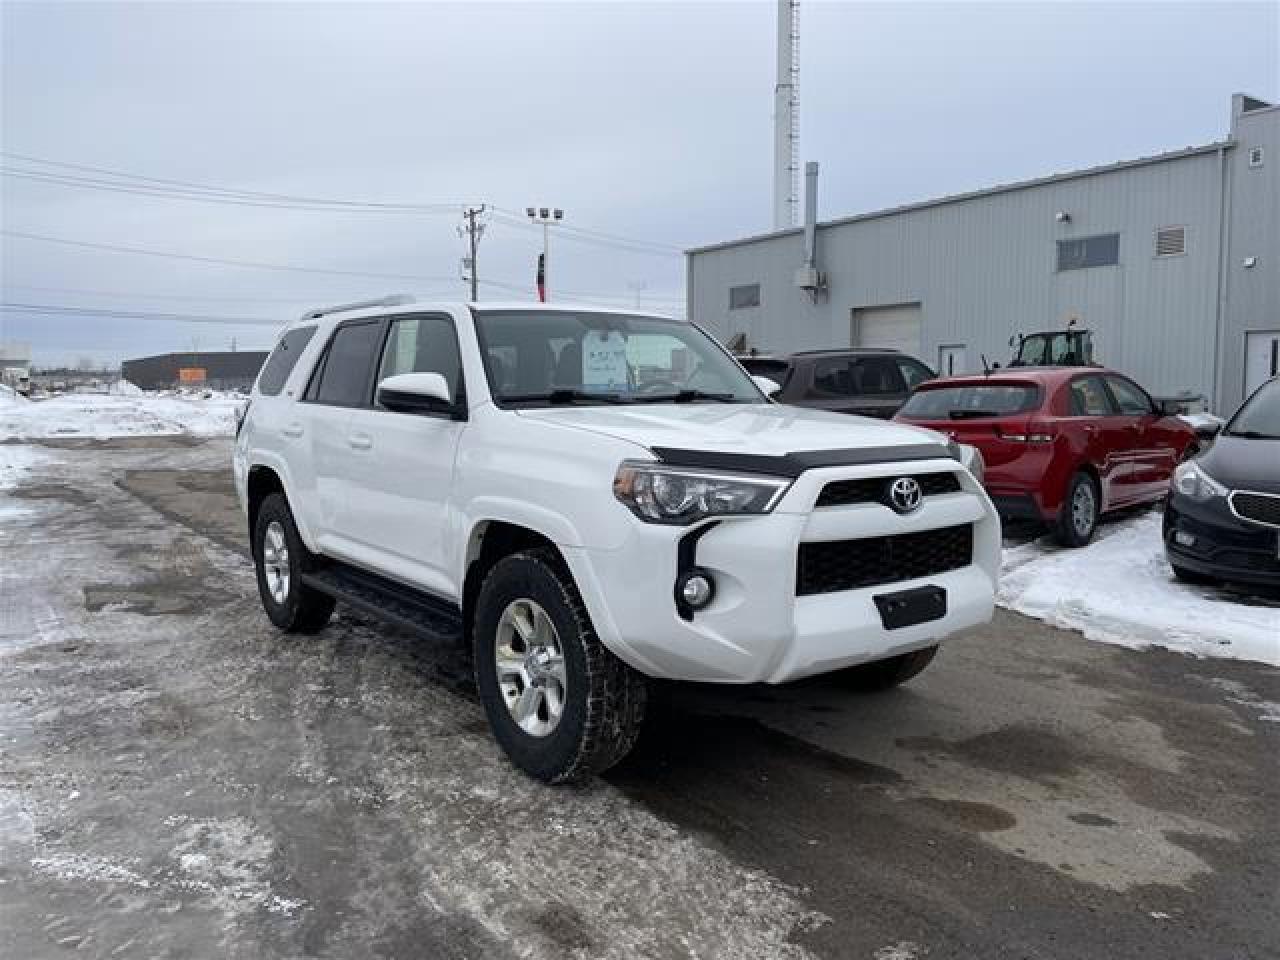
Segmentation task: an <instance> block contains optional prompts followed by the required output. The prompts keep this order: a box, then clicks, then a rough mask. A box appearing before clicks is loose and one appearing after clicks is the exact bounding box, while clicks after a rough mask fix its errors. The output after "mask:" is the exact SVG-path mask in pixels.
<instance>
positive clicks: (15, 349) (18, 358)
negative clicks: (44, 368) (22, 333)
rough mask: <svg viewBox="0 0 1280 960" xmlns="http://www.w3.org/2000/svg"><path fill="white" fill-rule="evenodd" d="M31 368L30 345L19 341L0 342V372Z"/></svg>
mask: <svg viewBox="0 0 1280 960" xmlns="http://www.w3.org/2000/svg"><path fill="white" fill-rule="evenodd" d="M30 366H31V344H29V343H23V342H22V341H19V340H0V370H4V369H6V368H9V367H21V368H22V369H23V370H26V369H28V368H29V367H30Z"/></svg>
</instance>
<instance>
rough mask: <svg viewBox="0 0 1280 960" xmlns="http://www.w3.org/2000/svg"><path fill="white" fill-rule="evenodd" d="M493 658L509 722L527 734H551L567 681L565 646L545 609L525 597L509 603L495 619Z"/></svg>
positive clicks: (559, 712)
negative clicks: (508, 713)
mask: <svg viewBox="0 0 1280 960" xmlns="http://www.w3.org/2000/svg"><path fill="white" fill-rule="evenodd" d="M493 656H494V664H495V666H496V667H497V677H498V689H499V691H500V692H501V693H502V699H503V701H504V702H505V703H506V705H507V710H508V711H510V713H511V719H513V720H514V721H515V722H516V725H517V726H518V727H519V728H520V729H521V730H523V731H524V732H525V733H527V734H529V735H530V736H533V737H545V736H548V735H549V734H551V733H552V732H553V731H554V730H555V729H556V727H557V726H558V725H559V724H560V718H561V717H562V716H563V715H564V705H565V700H566V697H567V694H568V683H567V677H566V675H565V666H564V648H563V647H562V646H561V644H560V636H559V634H558V633H556V628H555V624H553V623H552V622H551V617H550V616H548V615H547V611H546V610H544V609H543V608H542V607H541V606H540V605H539V604H537V603H536V602H534V601H533V600H530V599H527V598H526V599H520V600H513V601H512V602H511V603H509V604H508V605H507V608H506V609H505V610H504V611H502V617H501V618H500V619H499V620H498V632H497V636H496V637H495V638H494V650H493Z"/></svg>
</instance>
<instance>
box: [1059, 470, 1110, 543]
mask: <svg viewBox="0 0 1280 960" xmlns="http://www.w3.org/2000/svg"><path fill="white" fill-rule="evenodd" d="M1101 513H1102V503H1101V498H1100V497H1099V495H1098V485H1097V484H1096V483H1094V481H1093V477H1091V476H1089V474H1087V473H1085V472H1084V471H1083V470H1077V471H1076V473H1075V474H1074V475H1073V476H1072V477H1071V482H1070V483H1069V484H1068V485H1067V496H1066V499H1064V500H1063V501H1062V506H1061V508H1060V509H1059V510H1058V521H1057V523H1056V524H1055V525H1054V536H1055V537H1057V540H1058V542H1059V543H1060V544H1062V545H1063V546H1064V547H1083V546H1087V545H1088V543H1089V541H1090V540H1092V539H1093V534H1094V532H1095V531H1096V530H1097V529H1098V517H1099V516H1100V515H1101Z"/></svg>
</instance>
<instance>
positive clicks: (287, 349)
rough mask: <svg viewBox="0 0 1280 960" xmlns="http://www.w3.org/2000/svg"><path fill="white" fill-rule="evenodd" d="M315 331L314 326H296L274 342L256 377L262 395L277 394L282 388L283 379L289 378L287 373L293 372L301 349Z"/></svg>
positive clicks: (303, 348) (309, 340)
mask: <svg viewBox="0 0 1280 960" xmlns="http://www.w3.org/2000/svg"><path fill="white" fill-rule="evenodd" d="M315 333H316V328H315V327H298V329H296V330H290V331H289V332H288V333H286V334H285V335H284V336H283V337H281V338H280V342H279V343H278V344H276V348H275V349H274V350H272V351H271V356H269V357H268V358H267V362H266V364H264V365H263V367H262V374H261V375H260V376H259V377H258V392H259V393H260V394H262V395H263V396H264V397H274V396H278V395H279V393H280V391H281V390H283V389H284V385H285V381H287V380H288V379H289V374H291V373H293V368H294V367H295V366H297V364H298V357H300V356H302V351H303V350H305V349H306V347H307V344H308V343H310V342H311V338H312V337H313V336H315Z"/></svg>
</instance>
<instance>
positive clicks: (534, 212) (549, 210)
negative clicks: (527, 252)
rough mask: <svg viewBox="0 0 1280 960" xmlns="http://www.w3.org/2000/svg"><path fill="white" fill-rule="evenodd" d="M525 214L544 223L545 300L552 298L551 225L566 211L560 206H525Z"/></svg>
mask: <svg viewBox="0 0 1280 960" xmlns="http://www.w3.org/2000/svg"><path fill="white" fill-rule="evenodd" d="M524 212H525V214H526V215H527V216H528V217H529V219H530V220H532V221H533V222H534V223H540V224H542V272H541V278H542V284H541V290H540V295H541V299H542V300H543V302H544V303H545V302H550V300H551V284H550V283H549V282H548V278H549V277H550V276H551V250H550V243H551V230H550V228H551V225H552V224H553V223H559V222H560V221H561V220H563V219H564V211H563V210H561V209H560V208H559V207H525V208H524Z"/></svg>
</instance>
